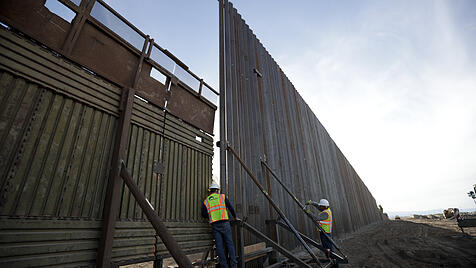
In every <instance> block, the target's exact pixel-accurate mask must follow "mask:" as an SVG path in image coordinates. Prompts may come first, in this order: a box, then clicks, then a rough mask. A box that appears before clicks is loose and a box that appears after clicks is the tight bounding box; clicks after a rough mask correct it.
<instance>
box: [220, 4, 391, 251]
mask: <svg viewBox="0 0 476 268" xmlns="http://www.w3.org/2000/svg"><path fill="white" fill-rule="evenodd" d="M222 3H223V8H220V12H221V16H220V18H221V21H220V35H221V37H220V40H221V42H222V43H221V47H222V49H221V53H220V61H221V75H222V76H221V77H220V83H221V84H220V91H221V92H222V94H221V100H220V101H221V104H222V105H223V106H221V108H222V109H223V107H224V109H223V110H224V111H222V115H223V114H224V115H225V116H224V120H222V121H221V131H222V132H223V135H222V136H221V138H222V139H223V140H226V141H228V142H229V143H230V145H231V146H232V147H233V148H234V149H235V150H236V151H237V152H238V154H239V155H240V156H241V158H242V159H243V160H244V162H245V164H246V165H247V166H248V167H249V168H250V169H251V170H252V172H253V173H254V174H255V175H256V176H257V177H258V178H259V180H260V183H261V184H262V185H263V186H265V188H266V190H267V192H268V193H269V194H270V195H271V196H272V198H273V199H274V200H275V201H276V202H277V204H278V205H279V206H280V207H281V208H282V210H283V211H284V212H285V213H286V215H287V216H288V218H289V219H290V220H291V222H292V224H293V225H295V227H296V228H297V229H298V230H300V231H302V232H304V233H306V234H308V235H310V236H311V237H316V236H317V231H316V228H315V226H314V224H313V223H312V222H311V221H310V219H308V218H307V217H306V216H305V215H304V213H303V212H302V211H301V210H300V209H299V207H298V206H297V205H296V204H295V203H294V201H293V200H292V198H291V197H290V196H289V195H288V194H287V193H286V192H285V191H284V189H283V188H282V187H281V186H280V185H279V184H278V183H277V182H276V181H275V180H274V178H273V177H272V176H271V174H270V173H269V172H268V171H267V170H265V169H263V166H262V165H261V160H263V161H266V162H267V163H268V165H269V166H270V167H271V169H272V170H273V171H274V172H275V173H276V174H277V175H278V176H279V177H280V178H281V179H282V180H283V181H284V183H285V184H286V185H287V186H288V187H289V188H290V189H291V190H292V191H293V192H294V193H295V194H296V196H297V197H298V198H299V199H300V200H301V201H303V202H305V201H306V200H319V199H321V198H326V199H327V200H329V202H330V204H331V209H332V212H333V215H334V217H333V218H334V223H335V229H334V230H335V233H336V234H337V235H342V234H343V233H349V232H352V231H355V230H357V229H359V228H361V227H362V226H364V225H367V224H370V223H373V222H378V221H381V220H382V215H381V213H380V212H379V210H378V208H377V204H376V202H375V199H374V198H373V197H372V194H371V193H370V191H369V190H368V189H367V187H366V186H365V185H364V183H363V182H362V180H361V179H360V177H359V176H358V174H357V173H356V172H355V170H354V169H353V167H352V166H351V164H350V163H349V161H347V159H346V158H345V156H344V155H343V154H342V152H341V151H340V149H339V147H338V146H337V145H336V144H335V143H334V141H333V140H332V139H331V137H330V136H329V133H328V132H327V131H326V129H325V128H324V127H323V126H322V124H321V123H320V122H319V120H318V119H317V117H316V116H315V115H314V113H313V112H312V110H311V109H310V107H309V106H308V105H307V104H306V102H305V101H304V99H303V98H302V97H301V96H300V95H299V93H298V92H297V91H296V89H295V87H294V86H293V84H292V83H291V81H289V79H288V77H287V76H286V75H285V74H284V73H283V71H282V70H281V68H280V67H279V65H278V64H277V63H276V62H275V60H274V59H273V58H272V57H271V55H270V54H269V53H268V52H267V51H266V49H265V48H264V47H263V45H262V44H261V43H260V41H259V39H258V38H257V37H256V36H255V35H254V34H253V32H252V31H251V29H250V27H249V26H248V25H247V24H246V23H245V21H244V20H243V19H242V18H241V15H240V14H238V12H237V10H236V9H235V8H234V7H233V5H232V3H229V2H228V1H222ZM221 6H222V5H221ZM224 158H225V159H226V160H225V159H224ZM224 160H225V161H226V165H222V169H223V168H225V169H224V171H222V176H221V183H222V185H223V190H224V192H225V193H226V194H227V195H228V196H229V198H230V200H232V201H233V203H234V204H235V206H236V209H237V211H238V214H239V215H240V216H242V217H244V216H247V217H248V222H249V223H250V224H252V225H254V226H256V227H257V228H258V229H259V230H261V231H262V232H265V233H266V232H270V233H271V234H272V232H271V231H270V230H269V229H268V228H267V227H266V221H267V220H270V219H276V217H277V214H276V213H275V212H274V211H273V208H272V207H270V206H269V204H268V202H267V200H266V199H265V198H264V196H263V194H262V193H261V192H260V191H259V190H258V188H257V187H256V186H255V185H254V184H253V182H252V181H251V180H250V178H248V175H247V174H246V173H245V171H244V170H243V168H242V167H241V166H240V164H239V162H238V161H237V160H236V159H235V158H234V157H233V155H232V154H231V153H229V152H228V153H226V155H224V156H222V161H224ZM314 212H316V213H317V212H318V211H317V210H316V211H314ZM272 235H273V234H272ZM275 235H276V234H274V235H273V236H275ZM279 237H280V239H281V241H282V242H283V243H284V244H285V245H287V246H289V247H291V248H294V247H296V246H297V245H298V242H297V240H296V239H295V238H294V237H293V236H292V235H290V234H288V233H285V231H283V232H280V233H279ZM245 241H246V244H251V243H255V242H257V240H255V239H254V238H253V237H251V236H250V235H248V236H247V237H246V239H245Z"/></svg>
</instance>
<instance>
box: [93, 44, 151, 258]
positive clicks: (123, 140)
mask: <svg viewBox="0 0 476 268" xmlns="http://www.w3.org/2000/svg"><path fill="white" fill-rule="evenodd" d="M148 45H149V36H147V38H146V39H145V41H144V46H143V47H142V53H141V57H140V60H139V64H138V66H137V69H136V74H135V79H134V82H133V85H132V88H127V89H124V90H123V92H122V102H121V106H122V107H121V116H120V118H119V125H118V128H117V130H116V141H115V144H114V151H113V157H112V162H111V170H110V171H109V178H108V185H107V191H106V197H105V203H104V223H103V227H102V234H101V239H100V240H99V246H98V255H97V259H96V263H97V265H98V267H109V265H110V264H111V257H112V256H111V254H112V242H113V240H114V233H115V227H116V218H117V211H118V209H119V201H120V200H119V199H120V190H121V183H120V178H119V176H120V170H121V167H120V162H119V161H120V159H122V158H123V156H124V154H125V152H126V148H127V143H128V141H129V129H130V124H131V117H132V107H133V105H134V95H135V88H136V86H137V82H138V78H139V74H140V71H141V69H142V63H143V61H144V57H145V55H146V50H147V46H148Z"/></svg>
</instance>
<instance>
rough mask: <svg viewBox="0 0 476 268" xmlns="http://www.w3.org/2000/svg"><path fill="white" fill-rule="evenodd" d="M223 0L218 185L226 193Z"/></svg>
mask: <svg viewBox="0 0 476 268" xmlns="http://www.w3.org/2000/svg"><path fill="white" fill-rule="evenodd" d="M223 1H224V0H219V9H220V10H219V25H220V28H219V29H220V95H219V96H220V104H219V105H220V140H221V141H223V142H221V143H220V184H221V187H222V192H226V188H225V187H227V185H226V176H227V173H226V165H227V160H226V144H225V142H224V141H226V140H227V137H226V110H225V103H226V93H225V91H226V90H225V88H226V86H225V37H224V34H225V33H224V25H223V24H224V21H223V20H224V14H223V13H224V12H225V10H224V9H225V6H224V4H223Z"/></svg>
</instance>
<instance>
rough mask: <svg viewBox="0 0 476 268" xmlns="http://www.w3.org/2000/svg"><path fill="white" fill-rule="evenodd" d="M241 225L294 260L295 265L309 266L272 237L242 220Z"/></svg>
mask: <svg viewBox="0 0 476 268" xmlns="http://www.w3.org/2000/svg"><path fill="white" fill-rule="evenodd" d="M242 225H243V227H244V228H246V230H248V231H249V232H250V233H252V234H253V235H254V236H256V237H258V238H259V239H261V240H263V241H265V242H266V243H268V244H270V245H271V246H272V247H273V248H274V249H276V250H277V251H279V252H280V253H281V254H283V255H284V256H286V257H288V258H289V259H290V260H292V261H293V262H295V263H296V264H297V265H299V266H300V267H308V268H310V267H311V266H310V265H309V264H307V263H305V262H304V261H303V260H301V259H299V258H298V257H296V256H294V255H293V254H292V253H291V252H290V251H288V250H287V249H285V248H284V247H282V246H281V245H279V244H278V243H276V242H274V241H273V239H271V238H269V237H267V236H266V235H265V234H263V233H261V232H260V231H258V229H256V228H254V227H253V226H251V225H250V224H249V223H247V222H242Z"/></svg>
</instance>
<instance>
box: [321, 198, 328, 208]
mask: <svg viewBox="0 0 476 268" xmlns="http://www.w3.org/2000/svg"><path fill="white" fill-rule="evenodd" d="M318 205H319V206H325V207H328V206H329V201H327V200H326V199H321V200H319V203H318Z"/></svg>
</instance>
